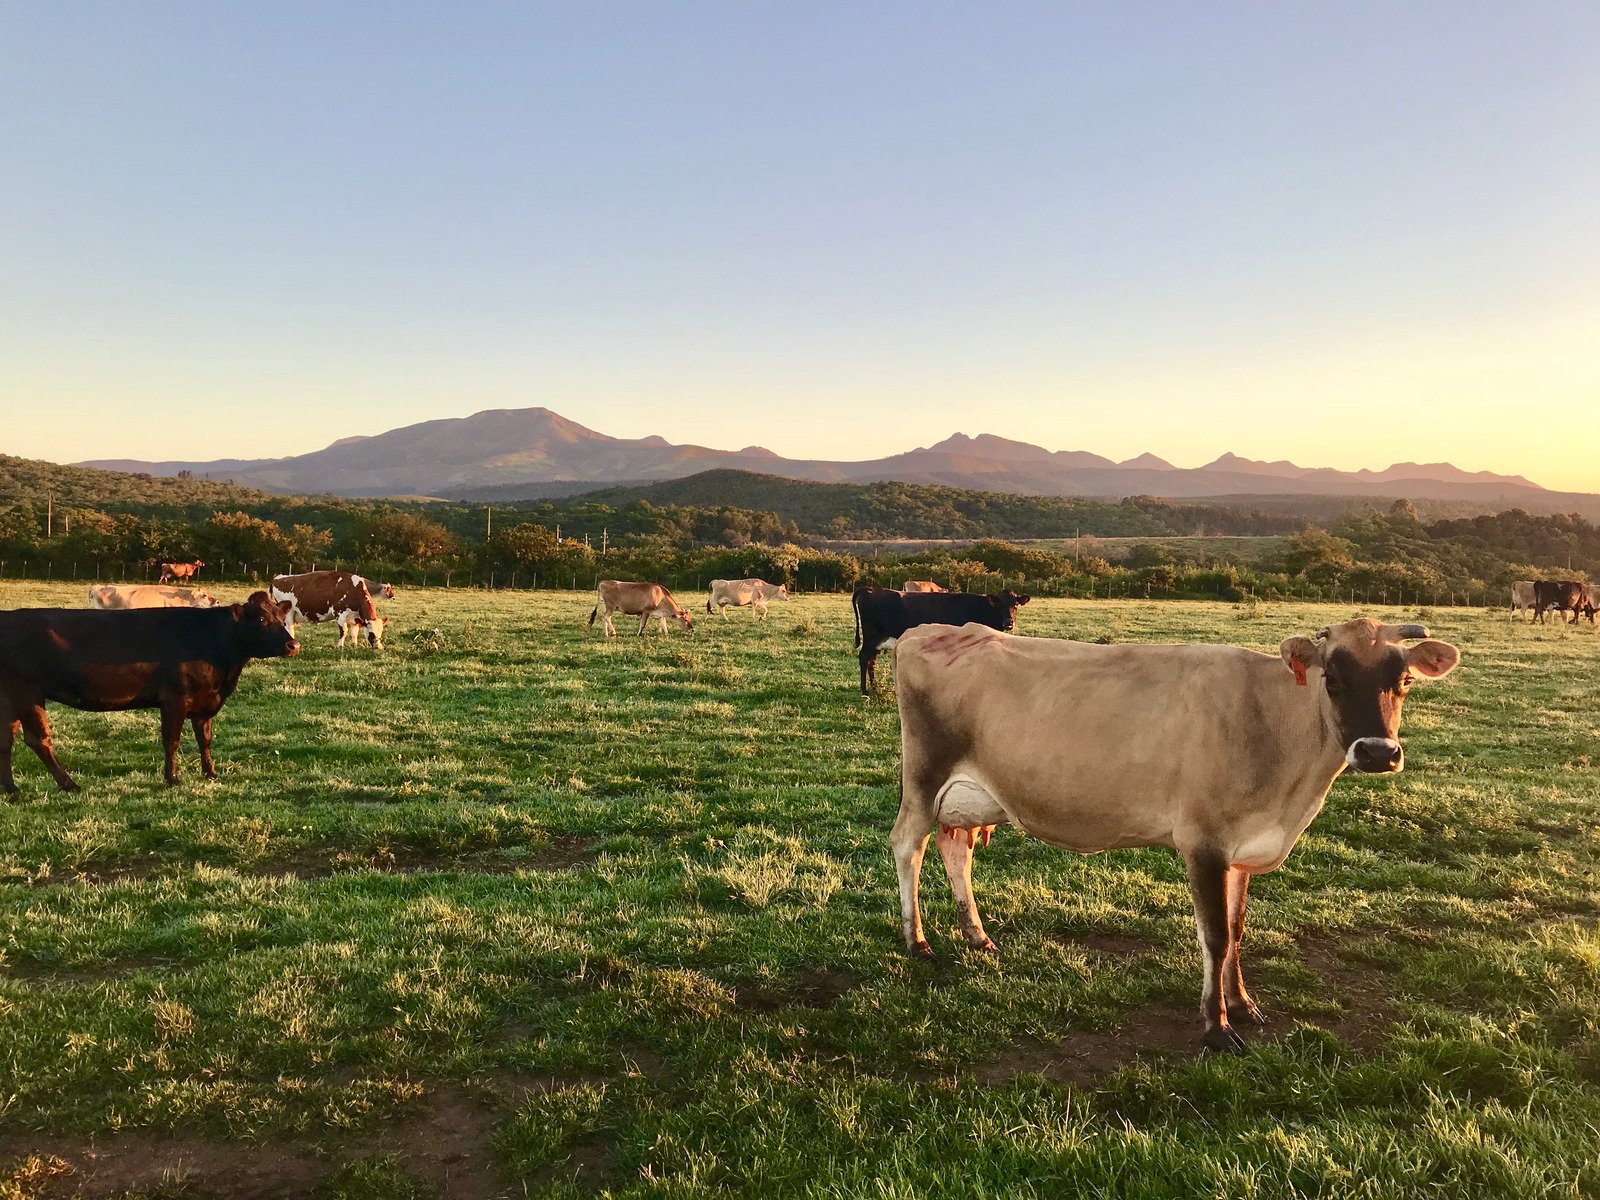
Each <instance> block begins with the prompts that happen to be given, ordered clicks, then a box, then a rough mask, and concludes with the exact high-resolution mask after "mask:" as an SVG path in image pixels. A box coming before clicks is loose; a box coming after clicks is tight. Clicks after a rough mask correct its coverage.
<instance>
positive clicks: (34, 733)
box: [17, 703, 78, 792]
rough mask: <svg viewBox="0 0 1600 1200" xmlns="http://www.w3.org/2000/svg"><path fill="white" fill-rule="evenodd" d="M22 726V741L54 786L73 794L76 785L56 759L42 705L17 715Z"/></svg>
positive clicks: (31, 706)
mask: <svg viewBox="0 0 1600 1200" xmlns="http://www.w3.org/2000/svg"><path fill="white" fill-rule="evenodd" d="M17 716H18V717H19V718H20V722H19V723H20V724H21V726H22V740H23V741H24V742H26V743H27V744H28V748H29V749H30V750H32V751H33V752H34V753H35V754H37V755H38V756H39V761H40V762H42V763H43V764H44V765H45V769H46V770H47V771H49V772H50V775H51V777H52V778H53V779H54V780H55V781H56V786H57V787H58V788H60V789H61V790H62V791H63V792H75V791H77V790H78V785H77V784H76V783H74V782H73V781H72V776H70V775H68V774H67V772H66V769H65V768H64V767H62V765H61V763H60V762H59V761H58V760H57V759H56V749H55V744H54V743H53V742H52V741H51V740H50V719H49V718H48V717H46V716H45V715H44V705H43V704H42V703H41V704H32V705H29V706H28V707H26V708H24V709H22V710H21V711H19V712H18V713H17Z"/></svg>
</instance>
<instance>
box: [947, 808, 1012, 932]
mask: <svg viewBox="0 0 1600 1200" xmlns="http://www.w3.org/2000/svg"><path fill="white" fill-rule="evenodd" d="M988 830H989V827H984V829H983V830H982V831H981V836H983V837H984V840H985V841H987V840H988V837H987V834H988ZM979 836H980V830H978V829H976V828H968V829H956V828H951V827H945V826H941V827H940V829H939V857H940V858H942V859H944V870H945V874H946V875H948V876H950V891H951V893H952V894H953V895H954V896H955V898H956V917H957V919H958V920H959V922H960V924H961V936H962V937H964V938H966V939H967V943H968V944H969V945H971V946H973V947H975V948H976V949H978V950H988V951H990V952H991V953H993V952H995V951H997V950H998V949H999V947H998V946H996V945H995V944H994V942H993V941H992V940H991V939H990V937H989V935H988V934H987V933H985V932H984V931H983V918H982V917H981V916H979V915H978V898H977V897H976V896H974V895H973V894H972V852H973V849H974V848H975V847H976V845H977V842H978V838H979Z"/></svg>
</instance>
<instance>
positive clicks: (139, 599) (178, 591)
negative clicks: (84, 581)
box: [89, 583, 217, 611]
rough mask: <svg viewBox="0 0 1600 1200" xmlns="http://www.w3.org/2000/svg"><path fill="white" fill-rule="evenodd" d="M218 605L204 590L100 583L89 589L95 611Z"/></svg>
mask: <svg viewBox="0 0 1600 1200" xmlns="http://www.w3.org/2000/svg"><path fill="white" fill-rule="evenodd" d="M216 603H217V601H216V598H215V597H214V596H212V595H211V593H210V592H208V591H206V590H205V589H203V588H180V587H161V586H160V585H159V584H154V583H136V584H114V583H97V584H94V585H92V586H91V587H90V588H89V605H90V607H91V608H104V609H108V610H113V611H120V610H122V609H128V608H212V607H214V606H215V605H216Z"/></svg>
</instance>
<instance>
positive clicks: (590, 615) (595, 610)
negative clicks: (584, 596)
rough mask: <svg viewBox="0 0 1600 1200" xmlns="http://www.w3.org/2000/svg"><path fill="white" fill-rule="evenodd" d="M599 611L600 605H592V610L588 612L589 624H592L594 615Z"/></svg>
mask: <svg viewBox="0 0 1600 1200" xmlns="http://www.w3.org/2000/svg"><path fill="white" fill-rule="evenodd" d="M599 613H600V606H599V605H598V604H596V605H595V606H594V609H593V611H591V612H590V613H589V624H591V625H593V624H594V619H595V617H596V616H598V615H599Z"/></svg>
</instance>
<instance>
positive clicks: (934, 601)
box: [850, 583, 1030, 696]
mask: <svg viewBox="0 0 1600 1200" xmlns="http://www.w3.org/2000/svg"><path fill="white" fill-rule="evenodd" d="M1029 599H1030V597H1028V596H1019V595H1017V593H1016V592H1013V591H1011V590H1010V589H1009V588H1007V589H1006V590H1005V591H1003V592H996V593H994V594H993V595H989V596H969V595H964V594H959V593H956V592H930V593H918V592H910V593H906V592H897V591H894V590H893V589H891V588H881V587H874V586H872V585H871V584H870V583H858V584H856V590H855V592H854V593H852V595H851V597H850V606H851V607H852V608H853V609H855V614H856V642H855V645H856V650H857V657H858V659H859V661H860V665H861V694H862V695H863V696H866V695H870V694H871V690H872V688H875V687H877V686H878V652H879V651H880V650H888V649H891V648H893V646H894V644H895V642H896V641H898V640H899V638H900V637H901V636H902V635H903V634H904V633H905V632H906V630H908V629H915V628H916V627H917V626H919V625H967V624H971V623H974V622H976V623H977V624H979V625H987V626H988V627H989V628H991V629H998V630H1000V631H1001V632H1002V633H1010V632H1011V631H1012V630H1013V629H1015V628H1016V625H1017V609H1019V608H1021V607H1022V606H1023V605H1024V604H1026V603H1027V602H1028V600H1029Z"/></svg>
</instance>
